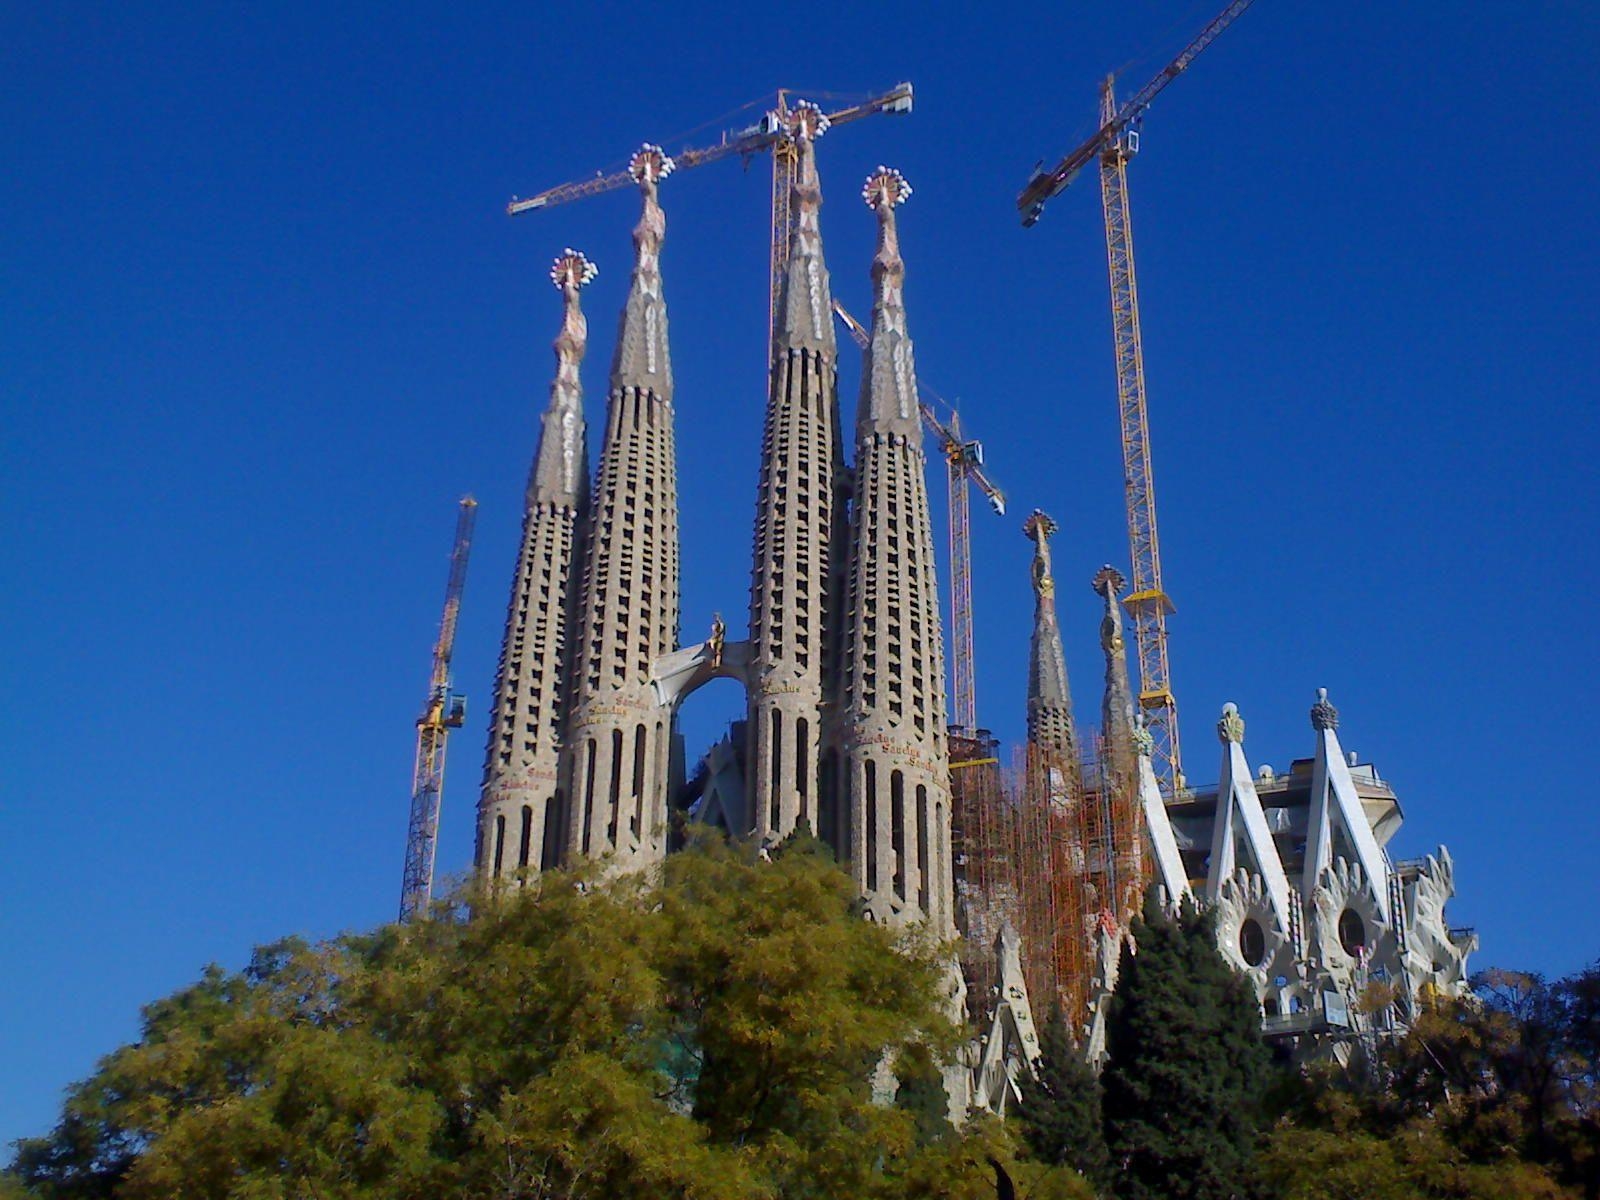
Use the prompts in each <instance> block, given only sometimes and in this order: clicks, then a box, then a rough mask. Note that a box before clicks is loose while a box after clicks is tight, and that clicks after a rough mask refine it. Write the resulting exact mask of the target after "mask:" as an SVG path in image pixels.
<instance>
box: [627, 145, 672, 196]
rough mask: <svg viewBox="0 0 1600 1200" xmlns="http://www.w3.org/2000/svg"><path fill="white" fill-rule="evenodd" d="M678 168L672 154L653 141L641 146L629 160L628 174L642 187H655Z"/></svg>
mask: <svg viewBox="0 0 1600 1200" xmlns="http://www.w3.org/2000/svg"><path fill="white" fill-rule="evenodd" d="M677 169H678V164H677V163H675V162H673V161H672V155H670V154H668V153H667V152H666V151H665V150H663V149H662V148H661V147H660V146H657V145H656V144H655V143H653V142H646V143H645V144H644V145H642V146H640V147H639V148H638V149H637V150H635V151H634V152H633V157H632V158H630V159H629V160H628V174H629V175H632V176H633V181H634V182H635V183H637V184H639V186H640V187H646V186H648V187H651V188H653V187H655V185H656V184H658V183H660V182H661V181H662V180H663V179H665V178H666V177H667V176H668V175H671V174H672V173H673V172H674V171H676V170H677Z"/></svg>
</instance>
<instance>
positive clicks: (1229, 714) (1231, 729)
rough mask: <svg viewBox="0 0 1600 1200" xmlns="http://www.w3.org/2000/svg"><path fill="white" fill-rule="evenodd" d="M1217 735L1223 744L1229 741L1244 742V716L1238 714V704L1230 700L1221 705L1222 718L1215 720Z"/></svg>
mask: <svg viewBox="0 0 1600 1200" xmlns="http://www.w3.org/2000/svg"><path fill="white" fill-rule="evenodd" d="M1217 737H1218V738H1219V739H1221V741H1222V744H1223V745H1227V744H1228V743H1229V742H1238V743H1240V744H1241V745H1242V744H1243V743H1244V718H1243V717H1241V716H1240V715H1239V706H1238V705H1237V704H1234V703H1233V702H1232V701H1229V702H1228V703H1227V704H1224V705H1223V706H1222V720H1220V721H1218V722H1217Z"/></svg>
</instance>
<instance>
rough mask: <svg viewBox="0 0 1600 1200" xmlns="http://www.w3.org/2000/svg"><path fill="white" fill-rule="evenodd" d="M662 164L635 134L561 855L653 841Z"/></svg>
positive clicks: (642, 853) (671, 632) (673, 511)
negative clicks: (622, 299) (633, 205)
mask: <svg viewBox="0 0 1600 1200" xmlns="http://www.w3.org/2000/svg"><path fill="white" fill-rule="evenodd" d="M672 169H673V162H672V159H671V158H669V157H668V156H667V155H666V154H665V153H664V152H663V151H662V150H661V148H660V147H659V146H651V145H646V146H644V147H643V148H642V149H641V150H639V152H638V153H636V154H635V155H634V156H633V159H632V161H631V162H630V163H629V171H630V173H631V174H632V176H633V178H634V180H635V181H636V182H637V183H638V185H639V191H640V193H641V194H642V196H643V200H644V211H643V213H642V215H641V216H640V218H639V224H638V225H637V226H636V227H635V228H634V231H633V245H634V266H633V278H632V281H631V282H630V284H629V288H628V299H627V303H626V304H625V306H624V307H623V310H622V320H621V324H620V327H619V329H618V332H617V347H616V354H615V356H614V358H613V359H612V364H611V393H610V396H609V399H608V401H607V405H606V430H605V441H604V445H603V448H602V450H601V454H600V469H599V472H598V474H597V478H596V484H595V495H594V500H593V509H592V516H591V521H590V526H589V534H588V543H587V546H586V550H585V556H584V570H583V591H582V601H581V604H580V611H579V617H578V620H577V622H576V623H575V629H576V632H577V640H576V644H575V645H574V646H573V649H572V655H571V667H570V669H569V674H570V676H571V684H572V688H573V698H572V714H571V718H570V725H569V729H568V737H567V740H566V745H565V747H564V749H563V754H562V781H563V784H564V792H565V795H566V796H567V797H569V798H570V799H569V804H570V816H569V819H568V826H567V829H568V833H567V847H566V856H567V858H569V859H570V858H574V857H580V856H581V857H594V858H597V857H599V856H600V855H602V854H605V853H607V852H614V853H615V855H616V859H615V863H616V866H617V867H618V868H620V869H624V870H626V869H630V868H636V867H641V866H645V865H647V864H649V863H651V862H653V861H655V860H657V859H659V858H661V857H662V855H663V854H665V852H666V822H667V812H666V801H667V789H668V785H669V779H668V776H669V773H670V770H671V740H672V721H671V714H670V712H669V711H668V710H667V709H665V708H663V707H661V706H660V705H658V704H657V703H656V700H655V695H654V692H653V690H652V688H651V686H650V671H651V665H652V664H653V663H654V662H655V660H657V659H658V658H660V657H662V656H663V655H665V654H667V653H668V652H670V651H672V650H674V649H676V648H677V642H678V496H677V486H678V485H677V468H676V463H675V458H674V449H673V430H672V363H671V359H670V358H669V356H668V351H667V306H666V301H665V300H664V298H663V297H662V292H661V266H660V254H661V243H662V239H663V238H664V236H665V234H666V218H665V216H664V215H663V214H662V211H661V206H660V204H659V203H658V202H657V199H656V190H657V187H658V186H659V184H660V182H661V181H662V180H663V179H665V178H666V177H667V176H668V175H669V174H671V173H672Z"/></svg>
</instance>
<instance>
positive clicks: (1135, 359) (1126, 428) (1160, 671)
mask: <svg viewBox="0 0 1600 1200" xmlns="http://www.w3.org/2000/svg"><path fill="white" fill-rule="evenodd" d="M1115 112H1116V99H1115V96H1114V94H1113V91H1112V82H1111V80H1110V79H1107V80H1106V82H1105V84H1104V86H1103V87H1102V89H1101V93H1100V115H1101V125H1102V126H1104V125H1106V124H1108V123H1109V122H1110V121H1111V120H1113V119H1114V117H1115ZM1137 147H1138V134H1137V133H1136V132H1135V131H1134V130H1132V129H1128V128H1124V129H1123V130H1122V132H1121V133H1119V134H1118V135H1117V137H1116V138H1115V139H1113V140H1112V141H1111V142H1109V143H1107V145H1106V146H1105V148H1104V149H1103V150H1102V151H1101V154H1100V204H1101V207H1102V208H1103V209H1104V215H1105V226H1106V268H1107V271H1108V273H1109V274H1110V277H1111V330H1112V341H1113V344H1114V345H1115V348H1116V362H1117V410H1118V413H1119V414H1120V416H1121V426H1122V478H1123V486H1124V487H1125V488H1126V493H1127V494H1126V500H1127V509H1128V553H1129V557H1130V559H1131V560H1132V563H1131V565H1132V567H1133V590H1132V591H1131V592H1129V593H1128V595H1127V596H1126V597H1125V598H1124V599H1123V602H1122V603H1123V606H1124V607H1125V608H1126V609H1127V610H1128V615H1129V617H1131V618H1132V621H1133V640H1134V644H1135V646H1136V647H1137V651H1138V655H1139V707H1140V708H1141V709H1142V710H1143V711H1144V714H1145V728H1146V729H1147V730H1148V731H1149V732H1150V735H1151V737H1152V738H1154V740H1155V745H1154V748H1153V749H1152V751H1151V755H1150V763H1151V766H1152V767H1154V768H1155V773H1156V779H1157V781H1158V782H1159V783H1160V784H1161V790H1162V792H1163V793H1164V794H1165V795H1166V796H1167V797H1168V798H1169V799H1171V798H1175V797H1176V796H1177V795H1178V794H1179V793H1180V791H1181V790H1182V788H1183V755H1182V752H1181V750H1180V748H1179V743H1178V701H1177V699H1176V697H1174V696H1173V694H1172V676H1171V673H1170V670H1169V667H1168V663H1167V616H1168V614H1170V613H1171V612H1172V611H1173V605H1172V601H1171V599H1169V598H1168V596H1167V593H1166V591H1165V590H1164V589H1163V587H1162V585H1161V538H1160V535H1159V533H1158V531H1157V527H1156V485H1155V473H1154V471H1153V470H1152V469H1151V465H1150V414H1149V410H1148V409H1147V407H1146V404H1145V389H1144V342H1143V339H1142V338H1141V336H1140V332H1139V281H1138V276H1137V274H1136V272H1135V270H1134V264H1133V221H1132V217H1131V215H1130V213H1129V210H1128V159H1129V158H1130V157H1132V155H1133V153H1134V151H1135V150H1136V149H1137Z"/></svg>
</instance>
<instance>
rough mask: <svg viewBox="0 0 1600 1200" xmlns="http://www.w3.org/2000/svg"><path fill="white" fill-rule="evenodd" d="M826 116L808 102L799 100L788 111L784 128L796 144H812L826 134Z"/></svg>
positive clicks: (827, 121)
mask: <svg viewBox="0 0 1600 1200" xmlns="http://www.w3.org/2000/svg"><path fill="white" fill-rule="evenodd" d="M832 123H833V122H831V121H829V120H828V114H827V113H825V112H823V111H822V109H821V108H819V107H818V106H817V105H815V104H813V103H811V101H809V100H799V101H796V102H795V106H794V107H793V108H792V109H790V110H789V120H788V121H787V122H786V123H785V126H784V128H785V129H786V131H787V132H788V134H789V136H790V137H791V138H793V139H794V140H795V141H797V142H814V141H816V140H817V139H818V138H819V137H821V136H822V135H823V134H825V133H827V132H828V126H829V125H831V124H832Z"/></svg>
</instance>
